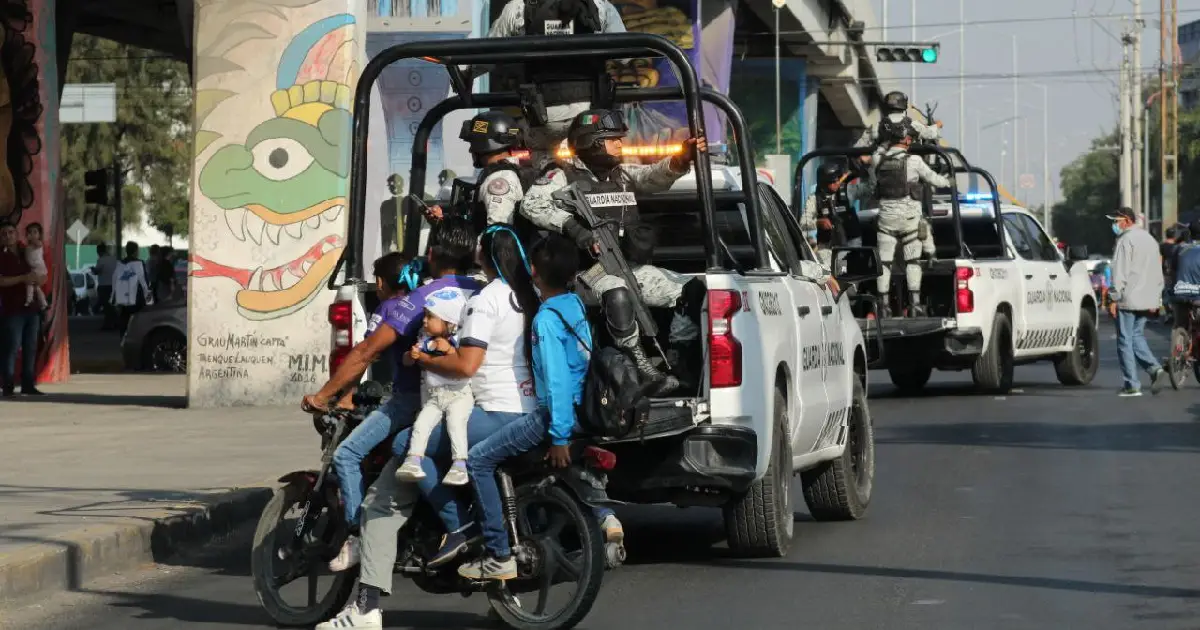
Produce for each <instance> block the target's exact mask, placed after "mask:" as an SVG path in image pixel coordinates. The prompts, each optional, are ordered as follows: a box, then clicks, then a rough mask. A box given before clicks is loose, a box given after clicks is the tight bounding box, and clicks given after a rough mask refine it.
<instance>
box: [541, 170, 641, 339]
mask: <svg viewBox="0 0 1200 630" xmlns="http://www.w3.org/2000/svg"><path fill="white" fill-rule="evenodd" d="M591 190H592V184H591V182H588V181H586V180H585V181H578V182H575V183H574V184H571V185H569V186H567V187H565V188H563V189H562V190H559V191H557V192H555V193H554V194H553V195H551V198H553V199H554V200H555V201H557V202H559V203H561V204H562V205H563V207H564V208H563V209H564V210H566V211H567V212H569V213H570V214H571V215H572V216H574V217H575V218H576V220H577V221H579V222H581V223H583V224H584V225H585V226H586V227H587V228H588V229H589V230H591V231H592V235H593V236H595V238H596V242H597V244H598V245H599V246H600V254H599V256H597V260H598V261H599V263H600V267H601V268H603V270H604V275H613V276H617V277H618V278H621V279H622V280H624V281H625V286H627V287H629V291H630V293H632V294H633V296H634V299H633V309H634V315H635V316H636V317H637V323H638V328H639V329H641V333H642V335H643V336H646V337H655V338H657V337H658V326H657V325H655V323H654V317H653V316H652V315H651V314H650V309H648V308H646V303H645V302H644V301H643V300H642V288H641V286H640V285H638V281H637V278H635V277H634V276H633V270H632V269H630V268H629V262H628V261H626V260H625V254H623V253H622V252H621V241H620V239H619V237H618V236H617V228H618V225H617V222H616V221H613V220H611V219H602V218H600V216H599V215H597V214H596V211H595V210H593V209H592V205H591V203H589V202H588V198H587V194H588V193H589V192H590V191H591ZM616 194H622V195H629V196H630V197H633V193H632V192H628V193H616ZM630 202H631V203H637V202H636V200H634V199H630ZM590 271H591V270H589V271H585V272H584V273H583V274H582V275H583V278H582V279H583V282H584V284H589V282H595V281H596V280H598V279H599V278H598V277H589V276H593V275H596V274H595V273H594V272H593V273H589V272H590ZM589 288H590V287H589ZM597 297H599V296H597Z"/></svg>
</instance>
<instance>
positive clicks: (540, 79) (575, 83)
mask: <svg viewBox="0 0 1200 630" xmlns="http://www.w3.org/2000/svg"><path fill="white" fill-rule="evenodd" d="M522 1H523V2H524V3H525V7H524V21H525V34H526V35H555V36H563V37H570V36H571V35H581V34H588V33H601V32H603V31H604V18H603V16H601V15H600V9H599V8H598V7H597V6H596V3H595V2H594V0H522ZM525 80H526V81H528V82H530V83H533V84H535V85H537V86H538V94H539V96H540V97H541V99H542V104H543V105H545V106H554V105H567V104H570V103H580V102H591V103H592V104H593V107H600V108H604V107H608V106H609V105H608V103H609V102H610V101H611V98H610V95H609V94H608V92H609V91H610V90H611V87H610V86H611V80H610V78H609V76H608V71H607V69H606V65H605V62H604V61H596V60H587V59H580V58H557V59H556V58H548V59H542V60H538V62H537V63H528V64H525Z"/></svg>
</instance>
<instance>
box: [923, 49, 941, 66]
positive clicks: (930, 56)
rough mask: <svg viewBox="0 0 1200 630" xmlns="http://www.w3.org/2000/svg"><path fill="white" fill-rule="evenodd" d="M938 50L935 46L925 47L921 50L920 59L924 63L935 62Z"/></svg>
mask: <svg viewBox="0 0 1200 630" xmlns="http://www.w3.org/2000/svg"><path fill="white" fill-rule="evenodd" d="M937 58H938V51H937V49H936V48H926V49H924V50H922V51H921V61H924V62H925V63H937Z"/></svg>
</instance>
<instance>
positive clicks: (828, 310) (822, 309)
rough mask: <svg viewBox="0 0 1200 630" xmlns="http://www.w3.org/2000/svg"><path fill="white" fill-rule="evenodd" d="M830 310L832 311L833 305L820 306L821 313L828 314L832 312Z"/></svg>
mask: <svg viewBox="0 0 1200 630" xmlns="http://www.w3.org/2000/svg"><path fill="white" fill-rule="evenodd" d="M832 312H833V307H832V306H822V307H821V315H828V314H830V313H832Z"/></svg>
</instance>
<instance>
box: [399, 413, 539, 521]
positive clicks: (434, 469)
mask: <svg viewBox="0 0 1200 630" xmlns="http://www.w3.org/2000/svg"><path fill="white" fill-rule="evenodd" d="M524 415H525V414H521V413H511V412H505V411H484V410H483V409H480V408H479V407H476V408H475V409H473V410H471V417H470V418H469V419H468V420H467V444H468V445H470V446H472V447H473V446H475V445H476V444H479V443H481V442H484V441H486V440H487V439H488V438H490V437H491V436H492V435H495V434H496V433H498V432H500V431H501V430H502V429H504V428H505V427H507V426H508V425H509V424H511V423H512V422H513V421H514V420H519V419H521V418H523V417H524ZM411 433H412V429H405V430H404V431H401V432H400V434H399V435H397V436H396V439H395V440H393V441H392V452H393V453H395V454H396V456H397V457H401V458H402V457H404V451H405V450H406V449H407V448H408V438H409V435H410V434H411ZM425 455H426V457H422V458H421V470H423V471H425V477H423V478H422V479H420V480H419V481H417V486H418V487H419V488H420V489H421V494H422V495H423V496H424V497H425V500H426V501H428V502H429V504H430V505H431V506H432V507H433V509H434V511H436V512H437V514H438V516H439V517H440V518H441V519H442V523H443V524H444V525H445V526H446V531H447V532H457V531H459V530H461V529H463V528H464V526H465V525H468V524H470V523H471V522H472V519H471V514H470V511H469V509H468V507H467V506H466V505H465V504H463V502H461V501H458V500H457V499H458V497H457V494H456V492H455V490H454V489H453V488H450V487H447V486H445V485H443V484H442V471H441V470H440V469H439V467H438V462H442V463H446V462H447V461H448V460H449V458H450V439H449V436H447V435H446V430H445V426H444V425H441V424H438V425H437V426H436V427H434V429H433V432H432V433H430V434H429V444H428V445H427V446H426V447H425ZM468 457H469V455H468Z"/></svg>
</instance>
